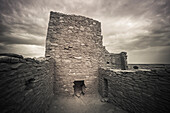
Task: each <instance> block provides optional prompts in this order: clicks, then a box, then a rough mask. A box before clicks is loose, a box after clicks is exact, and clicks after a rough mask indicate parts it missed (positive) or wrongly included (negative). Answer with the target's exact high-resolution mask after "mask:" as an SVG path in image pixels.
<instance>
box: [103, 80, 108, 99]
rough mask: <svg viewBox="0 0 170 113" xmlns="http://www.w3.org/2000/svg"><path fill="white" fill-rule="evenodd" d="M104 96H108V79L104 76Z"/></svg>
mask: <svg viewBox="0 0 170 113" xmlns="http://www.w3.org/2000/svg"><path fill="white" fill-rule="evenodd" d="M103 96H104V97H108V80H107V79H105V78H104V94H103Z"/></svg>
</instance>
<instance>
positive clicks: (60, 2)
mask: <svg viewBox="0 0 170 113" xmlns="http://www.w3.org/2000/svg"><path fill="white" fill-rule="evenodd" d="M50 11H57V12H61V13H67V14H78V15H83V16H87V17H90V18H93V19H96V20H98V21H100V22H101V23H102V35H103V36H104V39H103V44H104V45H105V46H106V48H107V50H108V51H109V52H113V53H118V52H121V51H126V52H127V53H128V63H161V64H165V63H170V0H0V52H1V53H2V52H10V53H18V54H22V55H23V56H25V57H39V56H44V53H45V39H46V34H47V27H48V21H49V14H50Z"/></svg>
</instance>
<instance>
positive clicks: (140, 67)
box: [128, 64, 170, 70]
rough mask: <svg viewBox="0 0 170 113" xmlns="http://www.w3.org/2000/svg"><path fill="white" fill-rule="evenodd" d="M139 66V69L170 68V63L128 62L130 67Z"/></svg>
mask: <svg viewBox="0 0 170 113" xmlns="http://www.w3.org/2000/svg"><path fill="white" fill-rule="evenodd" d="M136 66H137V67H138V69H163V70H164V69H170V64H128V69H132V70H133V69H134V67H136Z"/></svg>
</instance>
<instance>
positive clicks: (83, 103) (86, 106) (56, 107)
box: [47, 95, 128, 113]
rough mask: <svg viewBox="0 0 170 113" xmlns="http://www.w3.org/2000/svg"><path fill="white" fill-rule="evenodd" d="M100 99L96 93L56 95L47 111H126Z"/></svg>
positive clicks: (92, 112) (94, 112)
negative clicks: (69, 95) (67, 95)
mask: <svg viewBox="0 0 170 113" xmlns="http://www.w3.org/2000/svg"><path fill="white" fill-rule="evenodd" d="M100 100H101V97H100V96H98V95H91V96H90V95H89V96H87V95H85V96H81V97H80V98H78V97H75V96H72V97H64V96H60V97H57V96H56V97H54V100H53V102H52V105H51V106H50V109H49V111H48V112H47V113H128V112H126V111H123V110H121V109H119V108H118V107H116V106H114V105H113V104H110V103H107V102H101V101H100Z"/></svg>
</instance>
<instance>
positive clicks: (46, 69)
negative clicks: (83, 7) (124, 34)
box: [0, 12, 170, 113]
mask: <svg viewBox="0 0 170 113" xmlns="http://www.w3.org/2000/svg"><path fill="white" fill-rule="evenodd" d="M102 38H103V37H102V35H101V23H100V22H98V21H96V20H93V19H90V18H87V17H83V16H77V15H66V14H61V13H57V12H51V13H50V20H49V26H48V33H47V39H46V52H45V58H38V59H32V58H24V57H23V56H21V55H17V54H9V53H8V54H2V53H1V54H0V75H1V76H0V92H1V93H0V108H2V109H1V111H0V112H1V113H46V112H47V110H48V108H49V106H50V105H51V102H52V100H53V97H54V95H56V96H58V95H62V96H71V95H77V96H80V95H81V94H82V95H83V94H85V95H91V94H98V93H99V94H100V95H101V96H102V97H103V98H105V99H104V100H107V102H110V103H112V104H114V105H115V106H118V107H120V108H122V109H123V110H126V111H128V112H130V113H169V112H170V109H169V105H170V98H169V97H170V95H169V94H170V84H169V81H170V77H169V75H170V67H168V65H167V66H164V67H163V68H162V69H161V70H158V69H154V70H153V69H133V65H131V66H130V69H131V70H128V65H127V54H126V52H121V53H120V54H114V53H109V52H108V51H107V50H106V49H105V47H104V46H103V45H102ZM138 66H139V67H143V68H145V66H141V65H138Z"/></svg>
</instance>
